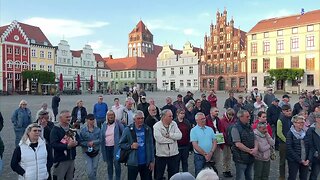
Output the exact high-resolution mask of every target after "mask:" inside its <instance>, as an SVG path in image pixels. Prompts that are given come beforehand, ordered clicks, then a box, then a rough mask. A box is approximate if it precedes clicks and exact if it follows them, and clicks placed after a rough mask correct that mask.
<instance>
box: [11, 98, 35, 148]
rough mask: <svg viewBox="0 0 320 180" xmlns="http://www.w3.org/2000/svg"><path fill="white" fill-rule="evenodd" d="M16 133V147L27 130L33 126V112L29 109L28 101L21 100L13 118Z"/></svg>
mask: <svg viewBox="0 0 320 180" xmlns="http://www.w3.org/2000/svg"><path fill="white" fill-rule="evenodd" d="M11 122H12V123H13V127H14V133H15V134H16V140H15V145H16V146H18V145H19V142H20V140H21V138H22V136H23V133H24V131H25V129H26V128H27V127H28V125H29V124H31V122H32V121H31V111H30V109H29V108H27V101H26V100H21V101H20V103H19V108H18V109H16V110H15V111H14V112H13V114H12V117H11Z"/></svg>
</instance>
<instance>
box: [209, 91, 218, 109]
mask: <svg viewBox="0 0 320 180" xmlns="http://www.w3.org/2000/svg"><path fill="white" fill-rule="evenodd" d="M217 100H218V99H217V96H216V95H214V94H213V95H212V96H211V95H209V96H208V101H209V103H210V105H211V107H217Z"/></svg>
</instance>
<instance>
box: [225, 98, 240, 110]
mask: <svg viewBox="0 0 320 180" xmlns="http://www.w3.org/2000/svg"><path fill="white" fill-rule="evenodd" d="M237 103H238V101H237V99H236V98H228V99H226V101H225V102H224V106H223V107H224V108H225V109H228V108H233V107H234V105H236V104H237Z"/></svg>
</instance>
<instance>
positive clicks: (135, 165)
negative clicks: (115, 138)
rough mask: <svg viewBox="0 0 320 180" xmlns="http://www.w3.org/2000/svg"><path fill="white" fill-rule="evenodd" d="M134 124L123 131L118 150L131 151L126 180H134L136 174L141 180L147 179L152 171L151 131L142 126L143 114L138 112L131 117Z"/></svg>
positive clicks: (147, 127)
mask: <svg viewBox="0 0 320 180" xmlns="http://www.w3.org/2000/svg"><path fill="white" fill-rule="evenodd" d="M133 119H134V123H133V124H131V125H129V126H128V127H127V128H125V130H124V131H123V134H122V136H121V138H120V142H119V144H120V148H121V149H125V150H129V149H130V150H131V153H130V154H129V158H128V161H127V166H128V180H136V179H137V176H138V173H140V177H141V179H142V180H144V179H149V178H150V177H151V176H150V174H151V172H152V171H153V169H154V147H153V142H152V141H153V139H152V130H151V128H150V127H149V126H147V125H145V124H144V114H143V112H142V111H140V110H138V111H137V112H136V113H135V114H134V115H133Z"/></svg>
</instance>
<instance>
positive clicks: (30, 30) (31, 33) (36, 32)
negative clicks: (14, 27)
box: [0, 22, 52, 46]
mask: <svg viewBox="0 0 320 180" xmlns="http://www.w3.org/2000/svg"><path fill="white" fill-rule="evenodd" d="M17 23H18V24H19V25H20V26H21V28H22V29H23V31H24V32H25V33H26V35H27V37H28V38H29V39H30V40H31V39H34V40H35V43H34V44H39V45H44V42H47V43H48V46H52V44H51V43H50V41H49V40H48V38H47V37H46V36H45V35H44V33H43V32H42V30H41V29H40V28H39V27H37V26H32V25H29V24H24V23H21V22H17ZM9 26H10V25H6V26H2V27H0V35H2V34H3V33H4V32H5V31H6V29H7V28H8V27H9Z"/></svg>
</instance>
